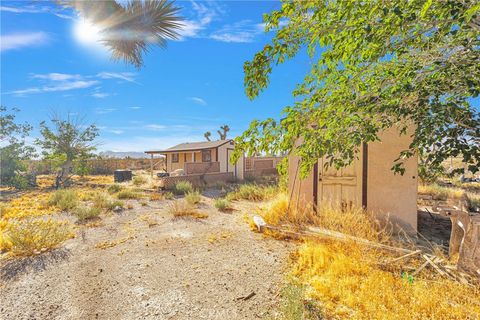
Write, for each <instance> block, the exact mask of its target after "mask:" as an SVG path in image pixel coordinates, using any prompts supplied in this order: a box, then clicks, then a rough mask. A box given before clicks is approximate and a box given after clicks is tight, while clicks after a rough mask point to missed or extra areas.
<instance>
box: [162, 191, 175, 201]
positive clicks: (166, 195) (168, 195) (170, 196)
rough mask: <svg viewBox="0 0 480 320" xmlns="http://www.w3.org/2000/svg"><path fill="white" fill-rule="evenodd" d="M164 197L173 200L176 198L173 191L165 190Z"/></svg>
mask: <svg viewBox="0 0 480 320" xmlns="http://www.w3.org/2000/svg"><path fill="white" fill-rule="evenodd" d="M163 197H164V198H165V200H173V199H175V196H174V195H173V193H172V192H165V193H164V194H163Z"/></svg>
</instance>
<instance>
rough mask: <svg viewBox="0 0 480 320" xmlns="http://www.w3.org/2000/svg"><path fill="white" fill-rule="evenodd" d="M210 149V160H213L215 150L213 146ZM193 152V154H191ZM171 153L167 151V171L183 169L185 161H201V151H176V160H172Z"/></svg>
mask: <svg viewBox="0 0 480 320" xmlns="http://www.w3.org/2000/svg"><path fill="white" fill-rule="evenodd" d="M210 150H211V158H212V162H215V159H216V154H217V150H216V149H215V148H213V149H210ZM194 153H195V155H193V154H194ZM172 155H173V153H167V172H172V171H175V170H177V169H185V163H190V162H195V163H201V162H202V152H201V151H196V152H191V151H190V152H189V151H187V152H179V153H178V162H177V163H174V162H172V157H173V156H172Z"/></svg>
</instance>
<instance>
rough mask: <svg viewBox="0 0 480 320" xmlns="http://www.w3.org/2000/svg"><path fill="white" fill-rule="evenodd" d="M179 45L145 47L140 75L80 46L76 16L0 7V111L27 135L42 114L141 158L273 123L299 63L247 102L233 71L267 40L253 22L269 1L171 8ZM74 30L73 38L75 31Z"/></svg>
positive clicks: (287, 99) (301, 69)
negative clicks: (81, 126)
mask: <svg viewBox="0 0 480 320" xmlns="http://www.w3.org/2000/svg"><path fill="white" fill-rule="evenodd" d="M176 4H177V6H179V7H181V14H182V15H183V16H184V18H185V19H186V20H185V28H184V29H183V30H182V38H181V39H180V40H178V41H169V43H168V47H167V49H165V50H164V49H160V48H157V47H155V48H152V49H151V50H150V52H149V53H148V54H147V55H146V56H145V59H144V64H145V65H144V67H142V68H141V69H139V70H138V69H135V68H134V67H133V66H130V65H126V64H125V63H123V62H114V61H111V60H110V58H109V55H108V53H107V52H106V50H105V49H103V48H102V47H101V46H100V45H99V44H96V43H95V42H91V41H90V42H89V41H85V40H82V39H83V38H84V37H85V34H84V33H82V32H80V35H79V34H78V32H76V30H78V29H76V26H77V25H78V21H79V18H78V17H77V16H76V14H75V13H74V12H73V11H71V10H62V9H60V8H59V7H56V6H55V5H53V4H52V3H50V2H40V1H39V2H32V1H23V2H18V1H17V2H13V1H3V0H2V1H1V11H0V14H1V37H2V39H1V40H2V41H1V100H2V101H1V103H2V105H4V106H7V107H17V108H18V109H20V110H21V111H20V113H19V114H18V119H19V120H22V121H28V122H29V123H31V124H32V125H34V126H35V127H36V129H35V130H34V132H33V133H32V137H30V139H33V138H34V137H36V136H37V135H38V131H37V128H38V123H39V122H40V121H42V120H47V119H48V117H49V115H50V114H51V113H52V112H56V113H60V114H64V115H66V114H68V113H71V114H78V115H85V116H86V119H87V121H89V122H93V123H95V124H96V125H97V126H98V127H99V128H100V137H99V141H100V142H101V144H100V146H99V150H113V151H145V150H147V149H161V148H166V147H169V146H172V145H174V144H177V143H180V142H185V141H190V142H191V141H202V140H204V138H203V133H204V132H205V131H212V134H213V135H214V137H216V136H217V135H216V133H215V132H216V130H217V129H218V127H219V126H221V125H223V124H228V125H229V126H230V127H231V129H232V130H231V132H230V136H231V137H233V136H237V135H239V134H241V132H242V131H243V130H245V129H246V128H247V127H248V124H249V123H250V121H251V120H253V119H264V118H266V117H270V116H273V117H277V118H278V117H279V116H280V112H281V110H282V109H283V107H285V106H287V105H289V104H291V103H292V102H293V98H292V96H291V92H292V90H293V89H294V87H295V84H296V83H298V82H300V81H301V80H302V78H303V76H304V75H305V73H306V71H307V69H308V65H309V60H308V57H307V56H306V55H300V56H299V57H297V58H295V59H294V60H292V61H290V62H288V63H286V64H284V65H282V66H280V67H278V68H277V69H276V70H275V72H274V73H273V76H272V78H271V84H270V86H269V88H268V89H267V91H265V92H264V93H263V94H262V95H261V96H260V97H259V98H257V99H255V100H254V101H250V100H249V99H248V98H247V97H246V96H245V93H244V87H243V64H244V62H245V61H247V60H250V59H251V58H252V57H253V55H254V54H255V53H256V52H257V51H259V50H261V49H262V47H263V45H264V44H265V43H266V42H267V41H268V39H269V37H270V36H271V35H269V34H265V33H264V32H263V28H262V24H261V23H262V15H263V14H264V13H266V12H271V11H272V10H274V9H276V8H278V7H279V5H280V3H279V2H277V1H196V2H194V1H177V2H176ZM81 31H82V30H81Z"/></svg>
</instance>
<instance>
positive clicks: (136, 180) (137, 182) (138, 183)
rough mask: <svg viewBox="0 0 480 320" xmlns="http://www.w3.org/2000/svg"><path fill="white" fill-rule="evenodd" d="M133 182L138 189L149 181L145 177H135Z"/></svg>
mask: <svg viewBox="0 0 480 320" xmlns="http://www.w3.org/2000/svg"><path fill="white" fill-rule="evenodd" d="M132 182H133V184H134V185H136V186H137V187H138V186H141V185H144V184H145V183H147V182H148V180H147V178H145V177H144V176H135V177H133V180H132Z"/></svg>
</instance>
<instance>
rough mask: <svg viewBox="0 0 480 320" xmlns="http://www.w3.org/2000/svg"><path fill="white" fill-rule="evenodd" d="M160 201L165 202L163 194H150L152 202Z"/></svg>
mask: <svg viewBox="0 0 480 320" xmlns="http://www.w3.org/2000/svg"><path fill="white" fill-rule="evenodd" d="M160 200H163V195H162V194H161V193H152V194H150V201H160Z"/></svg>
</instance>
